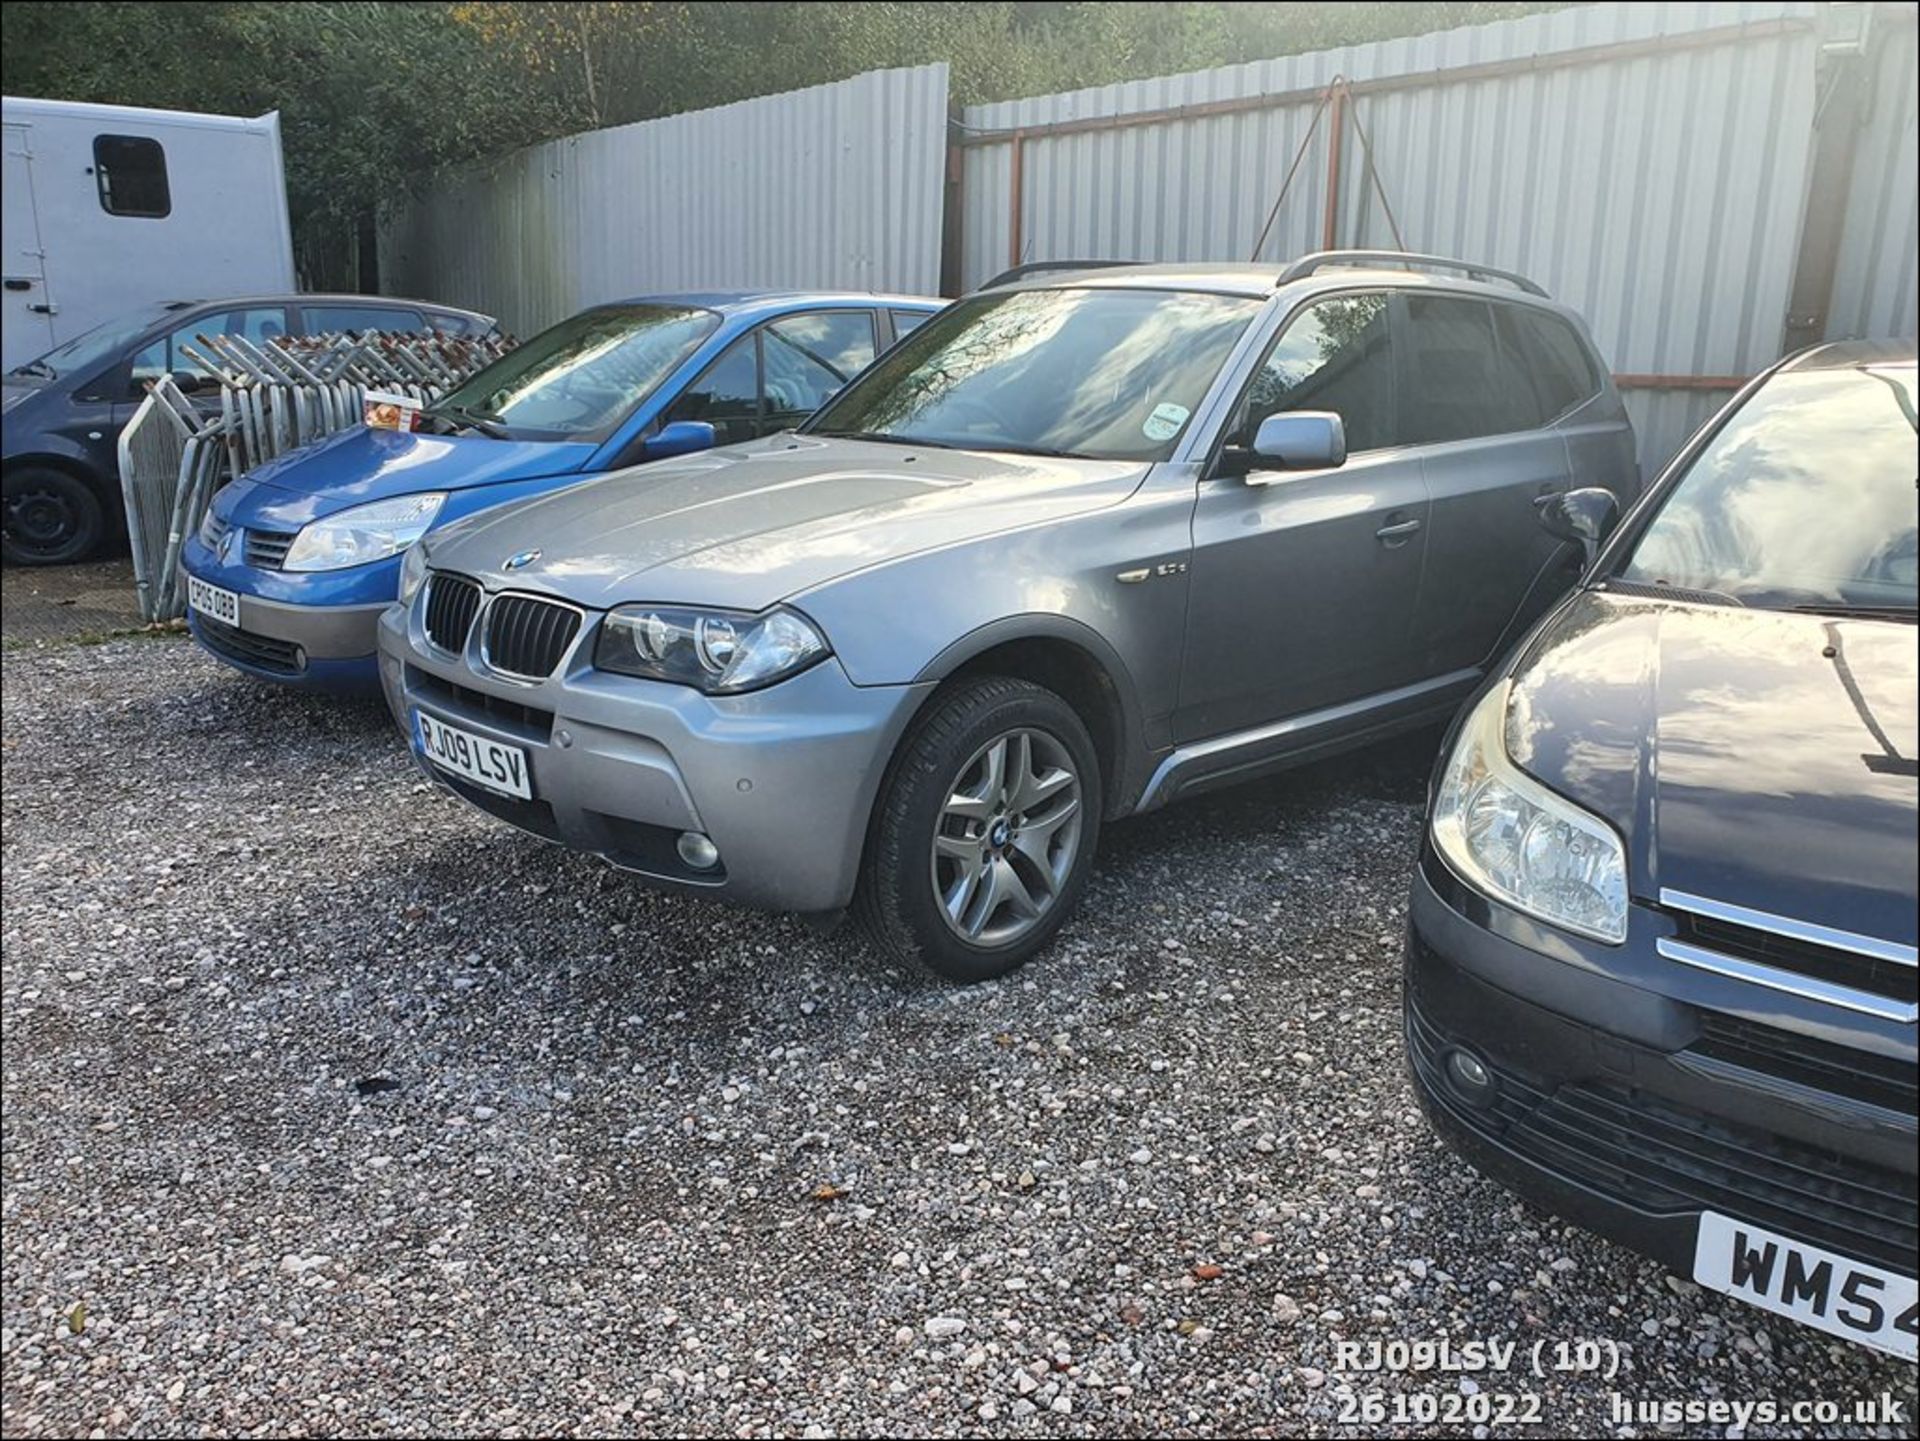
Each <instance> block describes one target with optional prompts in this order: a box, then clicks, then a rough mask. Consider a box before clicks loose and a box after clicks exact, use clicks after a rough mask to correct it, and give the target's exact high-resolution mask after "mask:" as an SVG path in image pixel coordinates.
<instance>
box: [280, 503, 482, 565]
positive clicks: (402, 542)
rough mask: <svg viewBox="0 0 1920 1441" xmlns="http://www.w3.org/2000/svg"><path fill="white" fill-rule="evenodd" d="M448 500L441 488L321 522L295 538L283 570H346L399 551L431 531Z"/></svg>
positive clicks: (342, 514)
mask: <svg viewBox="0 0 1920 1441" xmlns="http://www.w3.org/2000/svg"><path fill="white" fill-rule="evenodd" d="M446 499H447V496H446V492H445V491H438V490H435V491H428V492H426V493H425V494H422V495H400V496H395V497H394V498H393V499H392V500H376V501H373V502H372V503H371V504H368V505H356V506H354V507H352V508H351V509H349V510H343V511H340V512H338V513H337V514H334V515H329V516H326V517H324V518H323V519H320V520H316V521H314V522H313V523H311V524H310V525H308V526H306V527H305V528H304V529H302V530H301V532H300V534H299V535H297V536H295V537H294V539H293V545H292V546H291V547H289V548H288V550H287V558H286V559H285V560H283V561H281V562H280V568H281V569H282V570H345V569H346V568H347V567H348V566H350V565H366V564H367V563H368V562H369V561H376V560H385V559H386V558H387V557H388V556H390V555H398V554H399V553H400V552H401V551H403V550H405V549H406V548H407V547H408V546H410V545H412V544H413V543H414V542H415V541H416V540H418V539H420V537H421V536H423V535H425V534H426V533H427V527H428V526H430V525H432V524H433V518H434V517H435V516H436V515H438V514H439V513H440V507H441V506H442V505H444V504H445V503H446Z"/></svg>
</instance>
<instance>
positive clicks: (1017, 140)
mask: <svg viewBox="0 0 1920 1441" xmlns="http://www.w3.org/2000/svg"><path fill="white" fill-rule="evenodd" d="M1010 158H1011V168H1012V171H1013V178H1012V180H1011V181H1010V182H1009V183H1008V189H1009V191H1011V193H1012V204H1013V214H1012V218H1011V221H1010V223H1009V224H1008V227H1007V265H1008V267H1009V268H1011V267H1013V266H1015V265H1018V264H1019V263H1020V228H1021V227H1020V208H1021V194H1020V192H1021V190H1022V189H1023V185H1022V180H1023V178H1024V177H1023V176H1022V174H1021V172H1022V170H1023V169H1024V168H1025V165H1026V158H1027V136H1026V132H1025V131H1023V130H1016V131H1014V132H1013V154H1012V156H1011V157H1010Z"/></svg>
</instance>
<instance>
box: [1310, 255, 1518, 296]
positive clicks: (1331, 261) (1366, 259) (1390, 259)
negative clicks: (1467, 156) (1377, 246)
mask: <svg viewBox="0 0 1920 1441" xmlns="http://www.w3.org/2000/svg"><path fill="white" fill-rule="evenodd" d="M1332 265H1404V266H1406V267H1407V269H1409V270H1460V271H1464V272H1466V275H1467V278H1468V279H1469V280H1504V281H1506V282H1507V284H1509V285H1513V286H1517V287H1518V288H1519V289H1521V290H1524V291H1526V292H1527V294H1529V295H1538V296H1540V297H1541V298H1542V299H1547V298H1548V296H1547V292H1546V291H1545V290H1544V289H1542V288H1541V287H1540V286H1539V285H1538V284H1536V283H1535V282H1534V281H1531V280H1529V279H1527V277H1526V276H1524V275H1521V274H1519V273H1518V272H1516V271H1512V270H1501V269H1500V268H1499V267H1498V266H1493V265H1480V264H1478V263H1476V262H1474V261H1471V260H1453V259H1450V258H1449V257H1447V256H1445V255H1416V254H1414V253H1413V252H1411V251H1407V250H1319V251H1315V252H1314V253H1313V254H1312V255H1303V256H1301V257H1300V258H1299V259H1298V260H1296V261H1294V262H1293V264H1291V265H1289V266H1288V267H1287V268H1286V269H1285V270H1283V271H1281V272H1280V278H1279V280H1277V281H1275V282H1274V283H1275V284H1276V285H1291V284H1292V283H1293V282H1294V281H1296V280H1304V279H1306V277H1307V276H1309V275H1312V274H1313V273H1314V272H1315V271H1317V270H1323V269H1325V268H1326V267H1328V266H1332Z"/></svg>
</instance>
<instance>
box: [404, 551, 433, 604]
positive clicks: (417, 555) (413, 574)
mask: <svg viewBox="0 0 1920 1441" xmlns="http://www.w3.org/2000/svg"><path fill="white" fill-rule="evenodd" d="M426 578H427V548H426V547H425V546H424V545H410V546H408V547H407V553H406V554H405V555H404V556H402V557H401V558H400V604H402V605H406V604H408V603H410V602H411V601H412V600H413V597H414V596H415V594H417V593H418V592H419V589H420V586H421V583H422V582H423V581H425V580H426Z"/></svg>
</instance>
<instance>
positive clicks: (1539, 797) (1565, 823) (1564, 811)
mask: <svg viewBox="0 0 1920 1441" xmlns="http://www.w3.org/2000/svg"><path fill="white" fill-rule="evenodd" d="M1508 692H1509V687H1508V686H1507V685H1506V684H1505V683H1502V684H1500V685H1498V686H1495V687H1494V688H1493V689H1492V690H1491V691H1489V692H1487V694H1486V696H1485V697H1484V698H1482V700H1481V701H1480V703H1479V704H1478V705H1476V706H1475V707H1474V708H1473V710H1472V712H1471V713H1470V714H1469V715H1468V716H1467V719H1466V723H1465V724H1464V725H1462V726H1461V728H1460V737H1459V740H1458V741H1456V742H1455V744H1454V748H1453V754H1452V755H1451V756H1450V757H1448V760H1447V766H1446V771H1445V773H1444V774H1443V775H1442V777H1441V781H1440V789H1439V794H1438V795H1437V796H1436V797H1435V799H1434V807H1433V843H1434V845H1435V847H1436V848H1438V850H1439V852H1440V854H1441V856H1443V857H1444V858H1445V859H1446V862H1447V864H1448V865H1450V866H1452V867H1453V869H1454V871H1455V872H1456V873H1457V874H1458V875H1459V876H1460V878H1461V879H1462V880H1464V881H1466V882H1467V883H1468V884H1469V885H1471V886H1473V887H1474V888H1476V889H1477V890H1481V891H1484V892H1485V893H1486V894H1488V895H1489V896H1492V897H1493V898H1494V899H1495V900H1498V901H1504V902H1505V903H1506V904H1508V905H1510V906H1513V907H1514V908H1515V909H1516V910H1521V911H1525V912H1526V913H1527V914H1528V915H1531V916H1536V917H1538V918H1539V919H1540V920H1543V921H1547V922H1549V923H1550V924H1552V925H1556V926H1563V927H1565V928H1566V929H1567V930H1570V931H1576V932H1578V933H1579V934H1580V935H1583V936H1591V937H1593V938H1594V939H1595V940H1599V941H1606V942H1607V943H1608V944H1610V945H1618V944H1619V943H1620V942H1621V941H1623V940H1625V939H1626V936H1627V854H1626V847H1625V846H1623V845H1622V844H1621V842H1620V837H1619V836H1618V835H1616V834H1615V833H1614V831H1613V828H1612V827H1611V826H1609V825H1608V824H1607V823H1606V822H1605V821H1603V820H1601V819H1600V818H1599V817H1597V816H1593V815H1589V814H1588V813H1587V812H1586V811H1583V810H1581V809H1580V807H1578V806H1576V805H1574V804H1573V803H1572V802H1571V801H1569V800H1566V799H1565V798H1564V797H1561V796H1558V795H1555V794H1554V793H1553V792H1552V791H1550V790H1548V789H1547V788H1546V787H1545V786H1543V785H1541V784H1540V782H1539V781H1537V780H1535V779H1534V778H1533V777H1532V776H1530V775H1527V774H1526V773H1525V772H1524V771H1522V770H1521V769H1520V768H1519V767H1518V766H1516V765H1515V764H1514V763H1513V761H1512V759H1511V758H1510V757H1509V756H1508V754H1507V698H1508Z"/></svg>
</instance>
